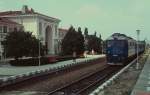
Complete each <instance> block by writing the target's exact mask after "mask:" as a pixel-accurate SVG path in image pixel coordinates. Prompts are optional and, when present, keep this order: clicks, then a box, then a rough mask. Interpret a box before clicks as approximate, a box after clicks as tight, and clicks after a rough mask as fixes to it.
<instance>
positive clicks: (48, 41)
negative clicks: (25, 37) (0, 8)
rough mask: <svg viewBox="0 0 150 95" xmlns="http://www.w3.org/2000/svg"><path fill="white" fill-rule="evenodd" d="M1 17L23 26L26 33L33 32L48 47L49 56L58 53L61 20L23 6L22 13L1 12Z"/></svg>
mask: <svg viewBox="0 0 150 95" xmlns="http://www.w3.org/2000/svg"><path fill="white" fill-rule="evenodd" d="M0 17H4V18H7V19H9V20H12V21H14V22H16V23H19V24H21V25H23V27H24V30H25V31H29V32H32V34H33V35H35V36H36V37H37V38H38V39H40V40H41V42H42V43H43V44H44V45H46V47H47V49H48V51H47V54H57V53H58V52H59V51H58V49H59V48H58V38H59V37H58V25H59V22H60V20H59V19H57V18H53V17H50V16H46V15H43V14H41V13H38V12H35V11H34V10H33V9H32V8H31V9H28V7H27V6H23V8H22V9H21V10H20V11H6V12H0Z"/></svg>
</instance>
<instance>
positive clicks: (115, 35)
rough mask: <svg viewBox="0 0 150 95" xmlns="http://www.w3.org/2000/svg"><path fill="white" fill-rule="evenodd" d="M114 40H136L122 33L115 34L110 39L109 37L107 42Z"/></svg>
mask: <svg viewBox="0 0 150 95" xmlns="http://www.w3.org/2000/svg"><path fill="white" fill-rule="evenodd" d="M114 39H118V40H134V39H133V38H131V37H129V36H127V35H125V34H121V33H114V34H112V35H111V36H110V37H108V38H107V39H106V40H114Z"/></svg>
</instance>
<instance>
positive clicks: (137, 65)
mask: <svg viewBox="0 0 150 95" xmlns="http://www.w3.org/2000/svg"><path fill="white" fill-rule="evenodd" d="M136 32H137V43H136V44H137V46H136V47H137V49H136V53H137V63H136V69H139V62H138V60H139V54H138V51H139V45H138V44H139V35H140V30H136Z"/></svg>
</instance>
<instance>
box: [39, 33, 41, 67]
mask: <svg viewBox="0 0 150 95" xmlns="http://www.w3.org/2000/svg"><path fill="white" fill-rule="evenodd" d="M40 48H41V47H40V34H39V66H40V65H41V61H40V56H41V51H40Z"/></svg>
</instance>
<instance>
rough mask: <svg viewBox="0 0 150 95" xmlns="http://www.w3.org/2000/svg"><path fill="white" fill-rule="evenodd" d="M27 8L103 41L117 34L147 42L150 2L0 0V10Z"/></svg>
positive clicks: (149, 28) (131, 0) (149, 26)
mask: <svg viewBox="0 0 150 95" xmlns="http://www.w3.org/2000/svg"><path fill="white" fill-rule="evenodd" d="M22 5H28V6H29V7H30V8H31V7H32V8H33V9H34V10H35V11H37V12H40V13H43V14H45V15H48V16H52V17H57V18H59V19H61V23H60V27H62V28H68V27H69V26H70V25H73V26H75V27H76V28H77V27H78V26H81V28H82V30H83V31H84V28H85V27H88V29H89V33H90V34H92V33H94V31H97V34H101V35H102V37H103V39H106V38H107V37H109V36H110V35H111V34H112V33H115V32H119V33H124V34H127V35H128V36H131V37H133V38H136V30H137V29H140V30H141V33H140V39H141V40H144V39H145V38H146V39H149V40H150V37H149V35H150V32H149V31H150V0H0V11H7V10H21V8H22Z"/></svg>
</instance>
